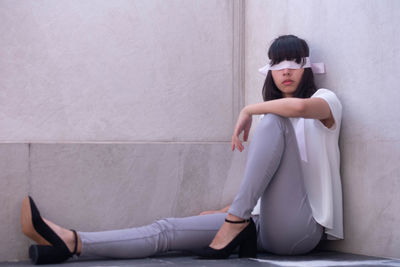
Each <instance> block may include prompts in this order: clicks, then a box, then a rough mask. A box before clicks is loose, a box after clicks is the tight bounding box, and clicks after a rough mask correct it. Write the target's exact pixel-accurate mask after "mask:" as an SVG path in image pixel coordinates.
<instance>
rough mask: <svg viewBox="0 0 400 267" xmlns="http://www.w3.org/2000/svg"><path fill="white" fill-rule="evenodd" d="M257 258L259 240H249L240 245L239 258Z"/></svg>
mask: <svg viewBox="0 0 400 267" xmlns="http://www.w3.org/2000/svg"><path fill="white" fill-rule="evenodd" d="M255 257H257V238H249V239H247V240H245V241H243V242H242V243H241V244H240V248H239V258H255Z"/></svg>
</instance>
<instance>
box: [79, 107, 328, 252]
mask: <svg viewBox="0 0 400 267" xmlns="http://www.w3.org/2000/svg"><path fill="white" fill-rule="evenodd" d="M300 164H301V161H300V155H299V151H298V147H297V142H296V136H295V133H294V130H293V127H292V124H291V123H290V121H289V119H287V118H283V117H280V116H277V115H273V114H268V115H266V116H264V118H263V119H262V120H261V121H260V123H259V125H258V127H257V129H256V131H255V133H254V136H253V139H252V141H251V144H250V147H249V152H248V159H247V165H246V170H245V173H244V178H243V181H242V183H241V185H240V188H239V192H238V194H237V196H236V198H235V199H234V201H233V203H232V205H231V207H230V209H229V213H231V214H233V215H236V216H238V217H242V218H249V217H250V213H251V211H252V209H253V207H254V206H255V204H256V202H257V200H258V198H260V197H261V209H260V215H259V216H254V217H253V219H254V221H255V223H256V226H257V233H258V248H259V250H260V251H267V252H271V253H276V254H286V255H296V254H303V253H307V252H309V251H311V250H312V249H313V248H315V246H316V245H317V244H318V243H319V241H320V240H321V237H322V234H323V227H322V226H321V225H319V224H318V223H317V222H316V221H315V220H314V218H313V216H312V212H311V208H310V205H309V202H308V198H307V194H306V191H305V187H304V183H303V174H302V172H301V165H300ZM225 217H226V213H220V214H210V215H201V216H193V217H186V218H168V219H163V220H158V221H156V222H154V223H152V224H150V225H147V226H142V227H136V228H130V229H122V230H113V231H105V232H89V233H88V232H79V235H80V237H81V240H82V253H81V255H82V256H95V257H112V258H141V257H147V256H151V255H156V254H159V253H162V252H166V251H170V250H191V249H198V248H200V247H204V246H206V245H209V244H210V242H211V241H212V239H213V238H214V236H215V234H216V232H217V231H218V229H219V228H220V227H221V225H222V224H223V222H224V218H225Z"/></svg>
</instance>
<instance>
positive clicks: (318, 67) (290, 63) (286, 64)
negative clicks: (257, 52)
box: [258, 57, 325, 75]
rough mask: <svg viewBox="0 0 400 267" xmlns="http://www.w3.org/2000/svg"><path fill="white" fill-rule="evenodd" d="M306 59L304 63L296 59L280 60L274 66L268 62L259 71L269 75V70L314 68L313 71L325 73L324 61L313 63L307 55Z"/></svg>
mask: <svg viewBox="0 0 400 267" xmlns="http://www.w3.org/2000/svg"><path fill="white" fill-rule="evenodd" d="M304 59H305V60H304V61H303V62H304V64H299V63H296V61H294V60H284V61H281V62H279V64H275V65H272V66H271V65H270V63H268V64H267V65H265V66H264V67H262V68H260V69H258V71H259V72H261V73H262V74H264V75H267V74H268V71H269V70H282V69H301V68H312V71H313V73H325V64H324V63H311V61H310V58H309V57H306V58H304Z"/></svg>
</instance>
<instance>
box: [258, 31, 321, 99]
mask: <svg viewBox="0 0 400 267" xmlns="http://www.w3.org/2000/svg"><path fill="white" fill-rule="evenodd" d="M309 55H310V52H309V48H308V45H307V43H306V41H304V40H303V39H300V38H298V37H297V36H294V35H282V36H279V37H278V38H276V39H275V40H274V41H273V43H272V44H271V46H270V48H269V50H268V57H269V59H270V60H271V61H270V64H271V65H275V64H278V63H280V62H281V61H284V60H294V61H296V63H298V64H305V62H304V58H305V57H308V56H309ZM315 91H317V87H316V86H315V83H314V74H313V72H312V70H311V68H305V69H304V74H303V77H302V78H301V81H300V83H299V86H298V87H297V89H296V91H295V92H294V94H293V97H298V98H308V97H311V96H312V95H313V94H314V93H315ZM262 95H263V99H264V101H268V100H273V99H279V98H282V97H283V95H282V92H281V91H280V90H279V89H278V87H277V86H276V84H275V82H274V80H273V79H272V74H271V71H270V70H269V71H268V74H267V78H266V79H265V82H264V86H263V90H262Z"/></svg>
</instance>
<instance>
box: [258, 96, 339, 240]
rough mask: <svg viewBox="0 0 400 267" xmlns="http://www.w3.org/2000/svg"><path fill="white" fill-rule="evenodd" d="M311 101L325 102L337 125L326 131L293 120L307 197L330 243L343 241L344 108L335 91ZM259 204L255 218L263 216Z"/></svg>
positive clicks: (316, 123) (310, 122) (313, 121)
mask: <svg viewBox="0 0 400 267" xmlns="http://www.w3.org/2000/svg"><path fill="white" fill-rule="evenodd" d="M311 97H319V98H322V99H324V100H325V101H326V102H327V103H328V105H329V107H330V110H331V112H332V114H333V118H334V120H335V123H334V125H333V126H332V127H330V128H327V127H326V126H325V125H324V124H322V122H321V121H320V120H317V119H305V118H290V121H291V123H292V125H293V128H294V129H295V132H296V139H297V144H298V146H299V152H300V157H301V160H302V171H303V174H304V180H305V181H304V182H305V187H306V191H307V196H308V199H309V202H310V205H311V209H312V213H313V217H314V219H315V220H316V221H317V222H318V223H319V224H320V225H322V226H324V227H325V233H326V234H327V236H328V239H343V208H342V185H341V180H340V151H339V145H338V141H339V132H340V124H341V120H342V105H341V103H340V101H339V99H338V98H337V96H336V95H335V93H333V92H332V91H330V90H328V89H319V90H318V91H317V92H315V93H314V94H313V95H312V96H311ZM259 205H260V200H259V201H258V202H257V205H256V207H255V208H254V210H253V212H252V214H259V213H260V207H259Z"/></svg>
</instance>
